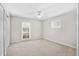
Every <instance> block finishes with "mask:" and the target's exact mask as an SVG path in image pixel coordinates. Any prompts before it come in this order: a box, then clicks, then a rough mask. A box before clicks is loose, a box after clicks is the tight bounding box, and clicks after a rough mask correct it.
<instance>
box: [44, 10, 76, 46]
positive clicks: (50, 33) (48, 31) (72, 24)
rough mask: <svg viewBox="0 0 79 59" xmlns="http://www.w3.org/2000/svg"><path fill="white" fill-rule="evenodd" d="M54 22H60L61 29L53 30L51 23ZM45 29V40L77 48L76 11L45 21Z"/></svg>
mask: <svg viewBox="0 0 79 59" xmlns="http://www.w3.org/2000/svg"><path fill="white" fill-rule="evenodd" d="M53 20H60V21H61V24H62V26H61V28H59V29H53V28H51V21H53ZM43 29H44V30H43V31H44V32H43V38H44V39H47V40H50V41H54V42H57V43H60V44H64V45H67V46H71V47H76V11H71V12H68V13H65V14H62V15H60V16H57V17H54V18H53V17H52V18H50V19H47V20H45V21H44V23H43Z"/></svg>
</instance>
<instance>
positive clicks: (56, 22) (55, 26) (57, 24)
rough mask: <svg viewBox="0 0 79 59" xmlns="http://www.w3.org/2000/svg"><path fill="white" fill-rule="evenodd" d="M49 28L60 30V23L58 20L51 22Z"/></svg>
mask: <svg viewBox="0 0 79 59" xmlns="http://www.w3.org/2000/svg"><path fill="white" fill-rule="evenodd" d="M51 28H61V21H60V20H53V21H52V22H51Z"/></svg>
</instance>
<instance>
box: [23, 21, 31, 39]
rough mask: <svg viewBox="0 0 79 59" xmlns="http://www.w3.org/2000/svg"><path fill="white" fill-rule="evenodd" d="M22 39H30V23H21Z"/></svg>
mask: <svg viewBox="0 0 79 59" xmlns="http://www.w3.org/2000/svg"><path fill="white" fill-rule="evenodd" d="M22 38H23V39H29V38H30V23H28V22H23V23H22Z"/></svg>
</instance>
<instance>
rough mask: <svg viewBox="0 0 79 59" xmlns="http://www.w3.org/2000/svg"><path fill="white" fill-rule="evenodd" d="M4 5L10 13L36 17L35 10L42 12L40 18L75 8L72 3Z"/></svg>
mask: <svg viewBox="0 0 79 59" xmlns="http://www.w3.org/2000/svg"><path fill="white" fill-rule="evenodd" d="M5 7H6V8H7V10H8V11H9V12H10V13H11V14H12V15H18V16H23V17H29V18H34V19H37V11H39V10H40V11H41V12H42V15H43V16H42V17H41V18H40V19H46V18H48V17H53V16H57V15H60V14H62V13H66V12H69V11H71V10H74V9H76V4H74V3H7V4H5Z"/></svg>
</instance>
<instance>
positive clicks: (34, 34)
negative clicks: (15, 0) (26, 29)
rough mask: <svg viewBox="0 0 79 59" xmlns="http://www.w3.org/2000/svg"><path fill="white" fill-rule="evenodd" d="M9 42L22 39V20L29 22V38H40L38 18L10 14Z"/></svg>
mask: <svg viewBox="0 0 79 59" xmlns="http://www.w3.org/2000/svg"><path fill="white" fill-rule="evenodd" d="M10 19H11V41H10V42H11V43H13V42H19V41H22V30H21V29H22V22H30V24H31V40H32V39H40V38H41V22H40V21H39V20H34V19H29V18H23V17H17V16H11V18H10Z"/></svg>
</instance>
